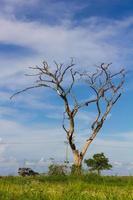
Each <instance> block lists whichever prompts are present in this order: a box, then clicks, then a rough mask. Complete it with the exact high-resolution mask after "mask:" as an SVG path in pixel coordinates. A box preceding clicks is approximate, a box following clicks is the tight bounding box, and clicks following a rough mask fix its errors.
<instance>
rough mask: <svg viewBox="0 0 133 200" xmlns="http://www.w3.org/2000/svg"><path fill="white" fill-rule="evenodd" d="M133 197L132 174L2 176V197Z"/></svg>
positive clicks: (27, 199) (112, 199)
mask: <svg viewBox="0 0 133 200" xmlns="http://www.w3.org/2000/svg"><path fill="white" fill-rule="evenodd" d="M70 199H71V200H91V199H93V200H132V199H133V177H117V176H101V177H100V176H96V175H84V176H80V177H76V176H35V177H13V176H9V177H1V178H0V200H70Z"/></svg>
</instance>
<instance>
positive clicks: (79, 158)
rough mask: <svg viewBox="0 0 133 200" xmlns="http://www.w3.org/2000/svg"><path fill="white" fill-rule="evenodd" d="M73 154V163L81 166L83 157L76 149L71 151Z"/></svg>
mask: <svg viewBox="0 0 133 200" xmlns="http://www.w3.org/2000/svg"><path fill="white" fill-rule="evenodd" d="M73 156H74V165H75V166H76V167H79V168H81V166H82V160H83V157H82V156H81V155H80V153H79V151H78V150H75V151H73Z"/></svg>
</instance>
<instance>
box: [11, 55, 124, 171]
mask: <svg viewBox="0 0 133 200" xmlns="http://www.w3.org/2000/svg"><path fill="white" fill-rule="evenodd" d="M54 64H55V70H54V71H53V70H52V69H51V68H50V66H49V65H48V63H47V62H43V66H42V67H38V66H36V67H33V68H31V69H32V70H33V71H35V74H27V76H35V77H37V79H36V83H35V85H33V86H30V87H27V88H25V89H24V90H21V91H19V92H17V93H15V94H14V95H12V97H11V98H13V97H14V96H16V95H18V94H20V93H22V92H25V91H27V90H30V89H33V88H40V87H41V88H42V87H44V88H50V89H52V90H53V91H55V92H56V93H57V95H58V96H59V97H60V98H61V99H62V101H63V102H64V115H63V124H62V127H63V129H64V130H65V132H66V136H67V140H68V142H69V145H70V148H71V150H72V153H73V157H74V165H75V166H77V167H81V165H82V161H83V159H84V156H85V154H86V151H87V149H88V147H89V146H90V144H91V143H92V141H93V140H94V139H95V137H96V136H97V134H98V132H99V131H100V129H101V128H102V126H103V124H104V121H105V120H106V118H107V116H108V114H109V113H110V111H111V109H112V107H113V106H114V104H115V103H116V102H117V101H118V99H119V98H120V97H121V94H122V86H123V84H124V79H125V71H124V69H121V70H119V71H118V72H114V70H111V64H104V63H102V64H101V65H100V66H96V67H94V69H93V70H92V71H91V72H87V71H84V72H80V71H79V70H78V71H76V70H75V64H74V62H73V59H72V60H71V63H70V64H69V65H67V66H65V65H64V64H58V63H56V62H54ZM65 79H69V81H67V82H65V81H66V80H65ZM79 80H81V81H83V82H84V83H85V84H86V85H87V86H88V87H89V89H90V90H92V92H93V95H91V96H90V93H89V92H88V100H85V101H83V102H79V100H78V99H77V97H76V96H75V95H74V92H73V87H74V85H75V84H76V82H77V81H79ZM70 98H71V102H70ZM72 102H73V106H72ZM91 104H95V106H96V110H97V116H96V118H95V120H94V121H93V123H92V124H91V134H90V135H89V134H88V138H87V140H86V141H85V144H84V146H83V148H82V149H81V150H80V151H79V150H78V149H77V147H76V145H75V142H74V133H75V116H76V115H77V113H78V112H79V110H80V109H82V108H83V107H86V106H90V105H91ZM66 119H67V120H68V126H67V127H66V125H65V120H66Z"/></svg>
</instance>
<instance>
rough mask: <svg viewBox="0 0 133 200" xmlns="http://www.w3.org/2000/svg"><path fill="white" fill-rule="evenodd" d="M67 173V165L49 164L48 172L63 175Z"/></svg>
mask: <svg viewBox="0 0 133 200" xmlns="http://www.w3.org/2000/svg"><path fill="white" fill-rule="evenodd" d="M66 173H67V167H66V165H58V164H51V165H50V166H49V171H48V174H49V175H50V176H51V175H55V176H56V175H61V176H64V175H66Z"/></svg>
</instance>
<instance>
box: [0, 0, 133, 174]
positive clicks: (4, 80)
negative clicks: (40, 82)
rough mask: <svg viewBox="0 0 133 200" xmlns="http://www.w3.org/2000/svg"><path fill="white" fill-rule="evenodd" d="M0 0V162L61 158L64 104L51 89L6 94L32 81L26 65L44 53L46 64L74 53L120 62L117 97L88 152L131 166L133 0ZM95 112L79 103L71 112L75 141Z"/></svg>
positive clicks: (90, 60)
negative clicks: (123, 73)
mask: <svg viewBox="0 0 133 200" xmlns="http://www.w3.org/2000/svg"><path fill="white" fill-rule="evenodd" d="M0 4H1V6H0V27H1V31H0V67H1V74H0V97H1V98H0V126H1V132H0V143H1V144H0V162H1V165H3V166H4V165H5V166H6V165H8V166H10V165H11V166H12V165H15V166H18V161H23V160H24V159H27V160H34V162H35V163H36V162H39V160H41V165H43V164H42V161H43V160H47V159H49V158H50V157H55V159H57V160H62V161H63V160H64V159H65V145H64V140H65V133H64V132H63V130H62V128H61V122H62V111H63V104H62V103H61V101H60V100H59V99H58V98H57V96H56V95H54V94H53V93H51V92H50V91H49V90H41V89H39V90H34V91H32V92H29V93H25V94H22V95H20V96H18V97H16V98H15V99H14V100H12V101H10V100H9V97H10V95H11V94H12V93H14V92H15V91H17V90H18V89H21V88H24V87H26V86H27V85H30V84H31V83H32V82H33V81H34V80H33V79H29V77H25V76H24V74H25V73H27V72H29V69H28V67H31V66H35V65H41V63H42V61H43V60H47V61H48V62H49V63H50V64H51V65H52V66H53V63H52V62H53V60H56V61H57V62H64V63H68V62H69V60H70V57H74V59H75V63H76V64H77V66H78V67H79V66H80V67H81V68H82V69H83V68H87V67H89V66H94V65H95V64H100V63H102V62H105V63H110V62H112V63H113V66H114V69H118V70H119V69H120V68H121V67H123V66H124V67H125V69H126V70H127V71H128V74H127V78H126V83H125V88H124V93H123V96H122V98H121V99H120V101H119V102H118V103H117V105H115V108H114V109H113V110H112V112H111V115H110V117H109V118H108V120H107V121H106V123H105V125H104V127H103V129H102V131H101V132H100V134H99V135H98V137H97V139H96V141H95V142H94V143H93V144H92V145H91V147H90V150H88V153H87V156H91V155H92V154H93V153H96V152H101V151H102V152H105V154H106V155H107V156H108V157H109V158H110V160H111V162H113V163H116V165H118V166H122V163H128V164H127V165H126V166H127V171H128V169H130V172H133V171H132V169H133V168H132V167H133V164H132V163H133V158H132V154H133V150H132V149H133V123H132V112H133V104H132V102H133V79H132V76H133V74H132V65H133V60H132V52H133V42H132V41H133V2H132V0H125V1H124V0H123V1H120V0H110V1H107V0H88V1H87V0H84V1H80V0H73V1H70V0H67V1H57V0H29V1H26V0H0ZM80 97H82V95H81V96H80ZM53 113H54V114H53ZM93 116H94V112H93V111H89V110H87V111H86V110H83V111H82V112H81V113H80V117H78V119H77V123H78V127H79V135H78V136H77V144H78V145H79V146H80V145H81V146H82V145H83V142H84V140H85V138H86V136H87V135H88V134H89V129H88V127H89V123H90V121H91V119H92V118H93ZM71 157H72V156H71V155H70V158H71ZM38 165H39V164H38ZM124 166H125V164H124Z"/></svg>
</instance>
